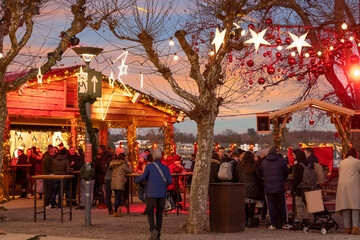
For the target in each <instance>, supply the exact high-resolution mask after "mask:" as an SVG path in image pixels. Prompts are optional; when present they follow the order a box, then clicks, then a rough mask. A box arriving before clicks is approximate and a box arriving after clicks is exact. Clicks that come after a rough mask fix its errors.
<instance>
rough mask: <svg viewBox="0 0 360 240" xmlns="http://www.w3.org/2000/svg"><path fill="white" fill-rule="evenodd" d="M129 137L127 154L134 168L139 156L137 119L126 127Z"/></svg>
mask: <svg viewBox="0 0 360 240" xmlns="http://www.w3.org/2000/svg"><path fill="white" fill-rule="evenodd" d="M126 137H127V156H128V159H129V161H130V162H131V165H132V166H133V169H134V168H135V167H136V164H137V161H138V159H137V158H138V156H137V142H136V121H132V122H131V124H129V125H128V126H127V129H126Z"/></svg>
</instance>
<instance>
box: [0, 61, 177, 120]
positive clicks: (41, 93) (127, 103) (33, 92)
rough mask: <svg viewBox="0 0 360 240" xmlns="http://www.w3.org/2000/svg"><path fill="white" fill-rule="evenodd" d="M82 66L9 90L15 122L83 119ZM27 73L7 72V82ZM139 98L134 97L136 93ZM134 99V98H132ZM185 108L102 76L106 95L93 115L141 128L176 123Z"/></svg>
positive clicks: (51, 72) (11, 118) (103, 95)
mask: <svg viewBox="0 0 360 240" xmlns="http://www.w3.org/2000/svg"><path fill="white" fill-rule="evenodd" d="M79 68H80V66H73V67H67V68H57V69H52V70H51V71H49V72H48V73H47V74H45V75H44V76H43V80H42V82H43V83H42V84H38V81H37V79H34V80H31V81H29V82H28V83H27V84H25V85H23V86H22V87H20V89H19V90H17V91H13V92H9V93H8V97H7V106H8V111H9V116H10V122H11V124H32V125H52V126H61V125H68V121H69V119H72V118H80V115H79V109H78V107H77V102H78V96H77V76H76V73H78V71H79ZM24 74H26V73H25V72H21V73H20V72H16V73H8V74H6V77H5V81H13V80H14V79H16V78H18V77H21V76H23V75H24ZM135 94H137V95H139V98H138V99H135V100H137V101H135V100H134V99H133V97H134V95H135ZM132 100H133V101H132ZM182 114H183V113H182V111H181V110H180V109H178V108H176V107H174V106H172V105H170V104H168V103H166V102H164V101H161V100H158V99H156V98H154V97H152V96H150V95H147V94H145V93H143V92H140V91H138V90H136V89H134V88H132V87H130V86H128V85H123V84H122V83H120V82H118V81H115V83H114V87H112V86H111V85H110V84H109V78H108V77H107V76H104V75H103V76H102V98H101V99H98V100H97V101H96V102H95V103H94V104H93V105H92V115H91V118H92V120H93V122H94V123H95V125H96V124H97V123H99V122H107V123H108V126H109V127H126V126H127V125H128V124H129V123H130V122H133V121H136V125H137V126H138V127H162V126H164V123H165V122H172V123H175V122H177V120H178V116H179V115H182Z"/></svg>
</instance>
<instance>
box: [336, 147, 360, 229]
mask: <svg viewBox="0 0 360 240" xmlns="http://www.w3.org/2000/svg"><path fill="white" fill-rule="evenodd" d="M345 157H346V158H345V159H344V160H342V161H341V162H340V165H339V182H338V187H337V192H336V207H335V211H336V212H341V214H342V215H343V218H344V226H345V230H344V233H345V234H350V233H351V234H354V235H360V231H359V211H360V160H359V159H358V158H357V152H356V150H355V148H350V149H349V151H348V152H347V154H346V156H345ZM351 219H352V229H351V226H350V225H351V224H350V223H351Z"/></svg>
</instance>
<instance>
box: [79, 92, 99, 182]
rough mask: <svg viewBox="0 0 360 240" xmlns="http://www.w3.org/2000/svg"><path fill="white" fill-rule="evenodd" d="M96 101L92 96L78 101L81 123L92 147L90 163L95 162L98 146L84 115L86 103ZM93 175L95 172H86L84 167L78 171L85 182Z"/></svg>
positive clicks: (89, 122)
mask: <svg viewBox="0 0 360 240" xmlns="http://www.w3.org/2000/svg"><path fill="white" fill-rule="evenodd" d="M95 101H96V97H95V96H92V95H87V96H83V97H81V98H80V99H79V104H78V106H79V112H80V116H81V119H82V121H83V122H85V127H86V131H87V132H88V133H89V138H90V143H91V146H92V163H94V162H95V160H96V156H97V152H98V146H97V142H96V135H95V131H94V129H93V125H92V122H91V118H88V116H87V114H86V103H90V104H93V103H94V102H95ZM94 175H95V171H94V169H93V168H91V170H86V169H85V166H83V167H82V168H81V170H80V177H81V178H82V179H84V180H86V181H89V180H91V178H92V177H93V176H94Z"/></svg>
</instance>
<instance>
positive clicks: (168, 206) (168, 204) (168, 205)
mask: <svg viewBox="0 0 360 240" xmlns="http://www.w3.org/2000/svg"><path fill="white" fill-rule="evenodd" d="M154 165H155V166H156V168H157V170H158V171H159V173H160V175H161V177H162V179H163V181H164V182H165V185H167V182H166V179H165V176H164V173H163V172H162V171H161V169H160V167H159V166H158V165H157V164H156V163H155V162H154ZM175 208H176V206H175V203H174V200H173V198H172V196H171V195H170V193H167V194H166V198H165V204H164V210H163V211H164V212H168V211H172V210H174V209H175Z"/></svg>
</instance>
